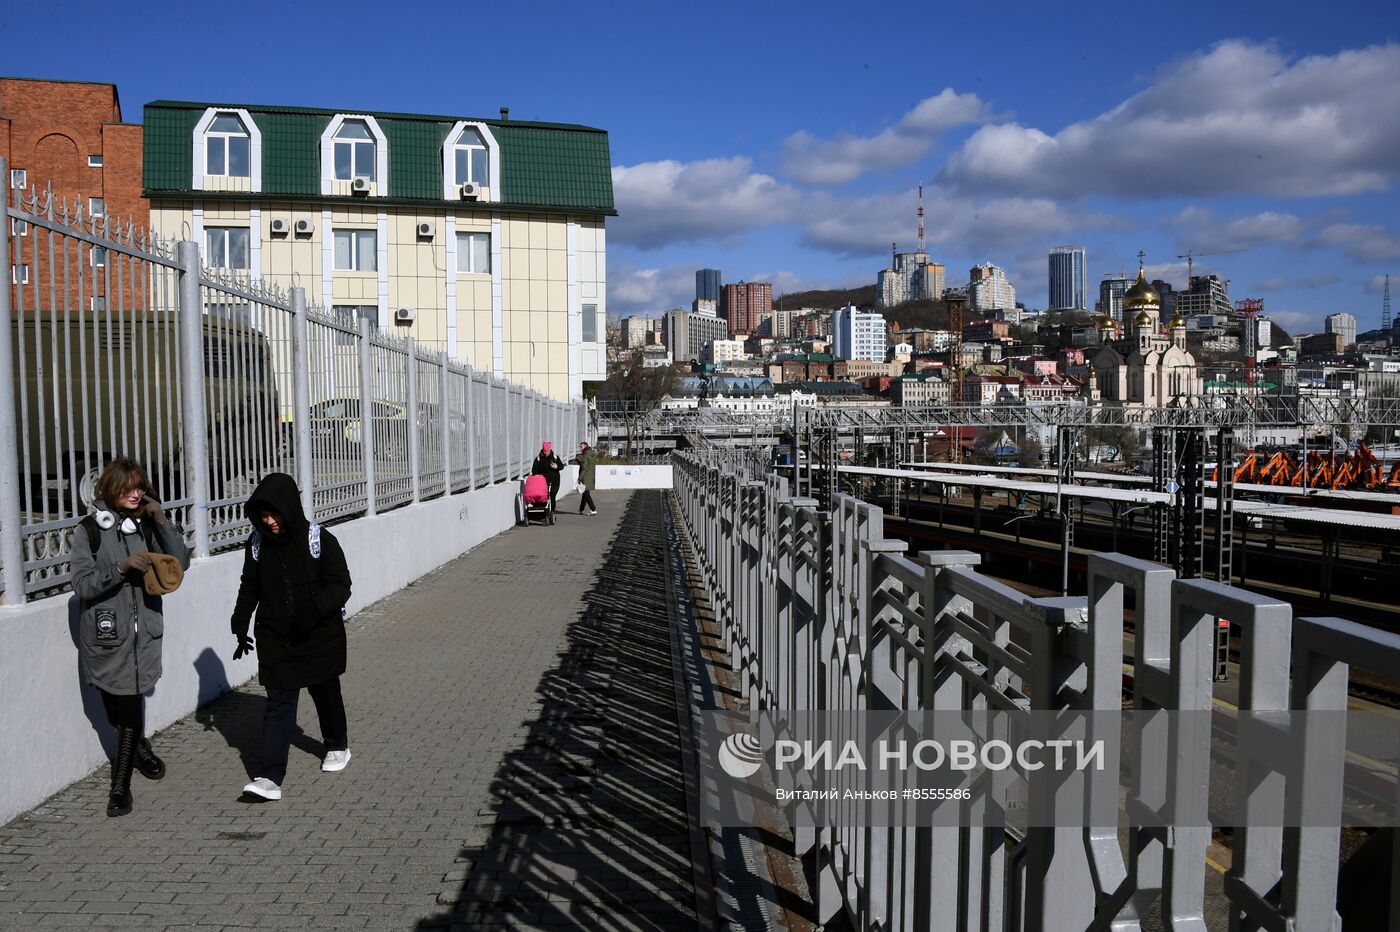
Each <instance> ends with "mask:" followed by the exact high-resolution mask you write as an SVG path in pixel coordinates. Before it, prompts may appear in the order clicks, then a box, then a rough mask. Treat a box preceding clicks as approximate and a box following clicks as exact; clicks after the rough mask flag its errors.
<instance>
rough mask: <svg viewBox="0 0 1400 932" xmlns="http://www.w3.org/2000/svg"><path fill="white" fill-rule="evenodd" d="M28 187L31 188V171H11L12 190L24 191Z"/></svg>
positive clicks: (13, 169)
mask: <svg viewBox="0 0 1400 932" xmlns="http://www.w3.org/2000/svg"><path fill="white" fill-rule="evenodd" d="M27 187H29V169H27V168H12V169H10V189H11V190H13V191H23V190H24V189H25V188H27Z"/></svg>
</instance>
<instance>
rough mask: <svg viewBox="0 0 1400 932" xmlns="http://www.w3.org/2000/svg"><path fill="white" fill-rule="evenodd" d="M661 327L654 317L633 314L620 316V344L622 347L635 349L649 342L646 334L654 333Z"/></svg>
mask: <svg viewBox="0 0 1400 932" xmlns="http://www.w3.org/2000/svg"><path fill="white" fill-rule="evenodd" d="M660 329H661V322H660V321H659V320H657V319H656V318H655V317H640V316H637V315H633V316H631V317H624V318H622V346H623V348H624V349H636V348H637V347H639V346H643V345H645V344H646V343H649V342H651V341H649V340H648V339H647V334H649V333H654V332H656V331H658V330H660Z"/></svg>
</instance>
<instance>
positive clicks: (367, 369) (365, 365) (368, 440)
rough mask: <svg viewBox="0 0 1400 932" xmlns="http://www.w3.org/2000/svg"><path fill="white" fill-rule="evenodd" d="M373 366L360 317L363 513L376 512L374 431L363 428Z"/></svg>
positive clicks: (370, 399) (369, 408)
mask: <svg viewBox="0 0 1400 932" xmlns="http://www.w3.org/2000/svg"><path fill="white" fill-rule="evenodd" d="M373 405H374V366H373V365H371V363H370V342H369V319H368V318H365V317H361V318H360V463H361V466H362V468H363V469H364V473H365V515H366V516H367V517H370V518H373V517H374V516H375V514H376V513H377V501H376V499H377V496H376V495H375V486H374V431H372V430H365V427H364V413H365V412H366V411H370V412H372V411H373V410H374V408H373Z"/></svg>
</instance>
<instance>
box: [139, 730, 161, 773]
mask: <svg viewBox="0 0 1400 932" xmlns="http://www.w3.org/2000/svg"><path fill="white" fill-rule="evenodd" d="M136 769H137V770H139V771H141V776H143V777H145V778H146V779H147V780H159V779H160V778H161V777H163V776H165V761H163V760H161V759H160V758H159V757H157V756H156V752H155V750H154V749H152V747H151V742H150V740H149V739H147V738H142V739H141V740H139V741H137V742H136Z"/></svg>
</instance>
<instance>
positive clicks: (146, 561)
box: [117, 550, 151, 574]
mask: <svg viewBox="0 0 1400 932" xmlns="http://www.w3.org/2000/svg"><path fill="white" fill-rule="evenodd" d="M150 568H151V555H150V554H149V553H147V552H146V551H144V550H142V551H139V552H137V553H133V554H132V555H131V556H129V557H127V558H126V559H125V560H123V561H121V562H120V563H118V564H117V572H119V573H122V574H126V573H144V572H146V570H148V569H150Z"/></svg>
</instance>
